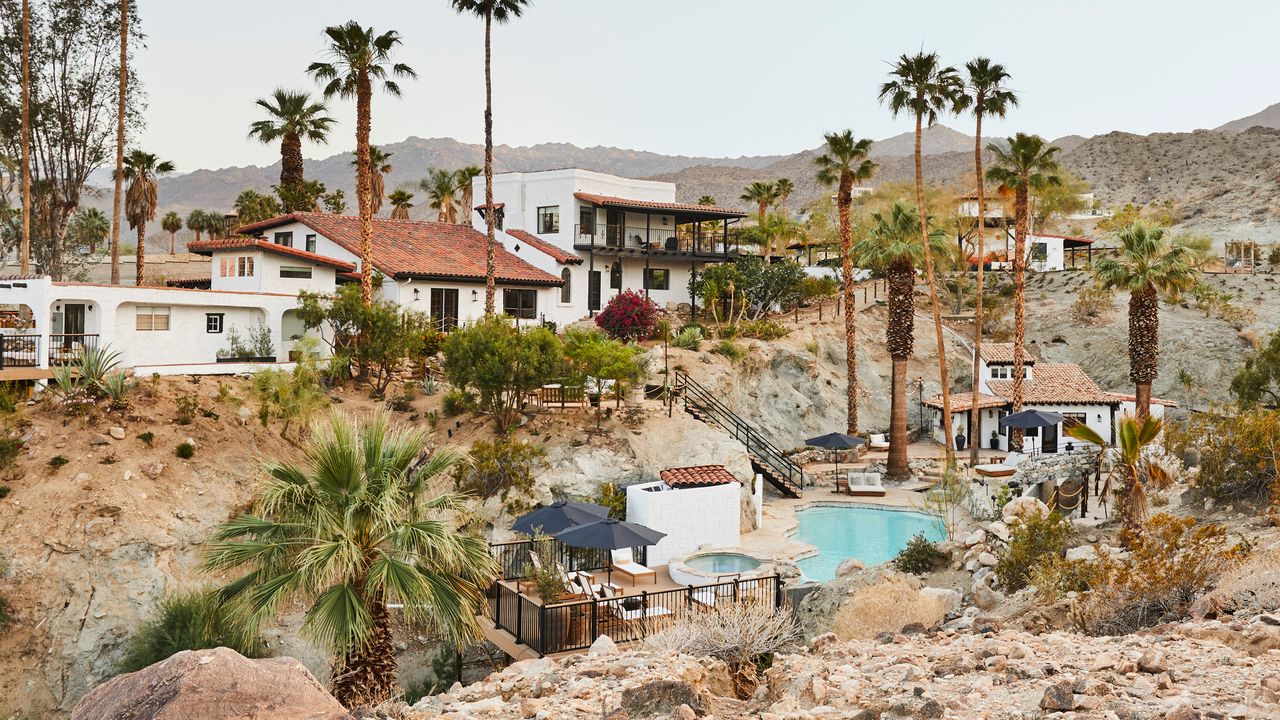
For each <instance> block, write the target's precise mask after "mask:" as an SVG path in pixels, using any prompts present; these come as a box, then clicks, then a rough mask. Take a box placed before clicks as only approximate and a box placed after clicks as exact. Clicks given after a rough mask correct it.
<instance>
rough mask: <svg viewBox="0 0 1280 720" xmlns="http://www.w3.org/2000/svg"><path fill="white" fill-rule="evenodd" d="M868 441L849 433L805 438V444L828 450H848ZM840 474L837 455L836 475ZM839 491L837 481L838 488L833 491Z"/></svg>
mask: <svg viewBox="0 0 1280 720" xmlns="http://www.w3.org/2000/svg"><path fill="white" fill-rule="evenodd" d="M866 442H867V441H866V440H863V439H862V438H860V437H858V436H857V435H847V434H845V433H827V434H826V435H819V436H818V437H811V438H809V439H808V440H805V441H804V444H805V445H809V446H811V447H820V448H825V449H827V450H848V449H849V448H856V447H858V446H859V445H862V444H864V443H866ZM839 474H840V456H839V455H836V475H839ZM839 491H840V490H839V482H837V483H836V489H835V490H833V491H832V492H839Z"/></svg>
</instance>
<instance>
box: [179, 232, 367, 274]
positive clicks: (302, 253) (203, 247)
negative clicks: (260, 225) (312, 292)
mask: <svg viewBox="0 0 1280 720" xmlns="http://www.w3.org/2000/svg"><path fill="white" fill-rule="evenodd" d="M222 250H261V251H263V252H269V253H275V254H276V255H284V256H286V257H293V258H297V259H299V260H305V261H307V262H311V263H315V264H317V265H327V266H329V267H331V268H334V269H336V270H338V271H343V272H351V271H352V270H355V269H356V266H355V265H354V264H352V263H349V262H345V261H342V260H338V259H336V258H331V257H327V256H324V255H317V254H316V253H313V252H307V251H306V250H299V249H297V248H291V247H288V246H285V245H277V244H275V243H273V242H271V241H270V240H263V239H261V238H254V237H230V238H218V239H217V240H201V241H200V242H189V243H187V252H193V253H196V254H198V255H212V254H213V253H215V252H219V251H222Z"/></svg>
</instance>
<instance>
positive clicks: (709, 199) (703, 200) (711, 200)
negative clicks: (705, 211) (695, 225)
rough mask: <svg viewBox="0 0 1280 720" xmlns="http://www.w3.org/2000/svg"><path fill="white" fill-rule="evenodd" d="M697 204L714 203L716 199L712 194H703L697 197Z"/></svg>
mask: <svg viewBox="0 0 1280 720" xmlns="http://www.w3.org/2000/svg"><path fill="white" fill-rule="evenodd" d="M698 204H699V205H715V204H716V199H715V197H714V196H712V195H703V196H701V197H699V198H698Z"/></svg>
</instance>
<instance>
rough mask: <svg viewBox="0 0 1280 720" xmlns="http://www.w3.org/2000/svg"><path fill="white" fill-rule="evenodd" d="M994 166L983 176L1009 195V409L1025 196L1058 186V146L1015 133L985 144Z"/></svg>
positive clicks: (1021, 308) (1021, 317)
mask: <svg viewBox="0 0 1280 720" xmlns="http://www.w3.org/2000/svg"><path fill="white" fill-rule="evenodd" d="M987 150H989V151H990V152H991V154H992V156H993V157H994V159H995V165H994V166H992V167H991V168H990V169H988V170H987V175H986V179H987V180H989V181H991V182H993V183H996V184H997V185H999V186H1000V189H1001V190H1002V191H1004V192H1007V193H1009V194H1011V195H1013V228H1014V229H1013V411H1014V412H1018V411H1020V410H1022V392H1023V380H1024V378H1023V373H1024V370H1023V364H1024V362H1025V360H1026V339H1027V323H1026V304H1027V297H1026V296H1027V217H1028V212H1029V203H1028V197H1029V194H1030V192H1031V191H1032V190H1035V191H1037V192H1038V191H1040V190H1043V189H1044V188H1047V187H1050V186H1052V185H1060V184H1061V183H1062V180H1061V179H1060V178H1059V177H1058V176H1057V175H1055V174H1054V173H1057V172H1058V161H1057V160H1056V159H1055V158H1054V156H1055V155H1057V154H1058V148H1056V147H1053V146H1051V145H1049V144H1048V143H1046V142H1045V141H1044V138H1042V137H1040V136H1039V135H1027V134H1024V133H1018V134H1016V135H1014V136H1013V137H1011V138H1009V146H1008V148H1003V147H1001V146H1000V145H998V144H996V143H990V144H988V145H987ZM1009 442H1010V445H1009V447H1011V448H1021V447H1022V431H1021V430H1019V429H1017V428H1014V429H1013V431H1012V434H1011V436H1010V438H1009Z"/></svg>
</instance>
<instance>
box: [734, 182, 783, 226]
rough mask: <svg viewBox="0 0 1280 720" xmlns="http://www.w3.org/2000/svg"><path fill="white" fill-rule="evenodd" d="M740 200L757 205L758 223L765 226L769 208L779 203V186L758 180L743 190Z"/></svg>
mask: <svg viewBox="0 0 1280 720" xmlns="http://www.w3.org/2000/svg"><path fill="white" fill-rule="evenodd" d="M738 199H739V200H741V201H743V202H753V203H755V204H756V222H758V223H759V224H761V225H763V224H764V216H765V214H766V213H768V212H769V206H770V205H772V204H774V203H775V202H777V201H778V186H777V185H775V184H773V183H770V182H762V181H760V180H757V181H755V182H753V183H751V184H750V185H748V186H746V187H745V188H743V189H742V195H741V196H740V197H739V198H738Z"/></svg>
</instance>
